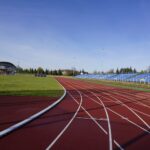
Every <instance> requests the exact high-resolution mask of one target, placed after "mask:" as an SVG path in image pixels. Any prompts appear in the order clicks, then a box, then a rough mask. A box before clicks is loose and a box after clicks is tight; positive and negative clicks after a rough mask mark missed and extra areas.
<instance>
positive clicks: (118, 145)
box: [70, 85, 123, 150]
mask: <svg viewBox="0 0 150 150" xmlns="http://www.w3.org/2000/svg"><path fill="white" fill-rule="evenodd" d="M70 86H71V85H70ZM80 88H81V87H80ZM86 91H88V90H86ZM81 93H83V92H81ZM83 94H84V93H83ZM84 95H85V96H87V95H86V94H84ZM87 97H89V96H87ZM92 99H93V98H92ZM94 101H95V100H94ZM98 104H100V103H98ZM100 105H101V104H100ZM81 108H82V107H81ZM83 109H84V108H83ZM84 110H85V109H84ZM85 112H87V111H86V110H85ZM87 113H88V112H87ZM89 115H90V114H89ZM91 117H92V116H91ZM92 120H93V121H94V122H95V123H96V124H97V125H98V126H100V124H99V123H98V122H97V121H96V120H94V118H93V117H92ZM100 127H102V126H100ZM105 131H106V130H105ZM106 133H107V131H106ZM107 134H108V133H107ZM113 141H114V143H115V144H116V146H117V147H119V148H120V149H121V150H123V148H122V147H121V145H120V144H119V143H118V142H117V141H116V140H113Z"/></svg>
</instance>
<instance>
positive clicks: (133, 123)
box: [86, 95, 150, 133]
mask: <svg viewBox="0 0 150 150" xmlns="http://www.w3.org/2000/svg"><path fill="white" fill-rule="evenodd" d="M86 96H87V95H86ZM87 97H88V98H90V99H92V100H93V101H95V100H94V99H93V98H91V97H89V96H87ZM95 103H97V104H99V105H101V104H100V103H99V102H97V101H95ZM106 109H108V110H109V111H112V112H113V113H114V114H116V115H117V116H119V117H121V118H122V119H125V120H126V121H127V122H129V123H131V124H132V125H134V126H136V127H138V128H140V129H142V130H143V131H145V132H147V133H150V132H149V131H148V130H146V129H145V128H143V127H141V126H139V125H138V124H136V123H135V122H133V121H131V120H129V119H128V118H126V117H124V116H122V115H120V114H119V113H117V112H116V111H114V110H112V109H110V108H109V107H107V106H106Z"/></svg>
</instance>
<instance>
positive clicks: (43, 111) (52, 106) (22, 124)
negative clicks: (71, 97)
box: [0, 80, 66, 138]
mask: <svg viewBox="0 0 150 150" xmlns="http://www.w3.org/2000/svg"><path fill="white" fill-rule="evenodd" d="M56 81H57V80H56ZM57 82H58V81H57ZM58 83H59V82H58ZM59 84H60V83H59ZM60 85H61V84H60ZM61 86H62V85H61ZM62 88H63V90H64V93H63V95H62V96H61V97H60V98H59V99H58V100H57V101H55V102H54V103H52V104H51V105H50V106H48V107H46V108H45V109H43V110H41V111H40V112H38V113H36V114H34V115H32V116H30V117H29V118H27V119H25V120H23V121H21V122H18V123H16V124H15V125H12V126H10V127H8V128H7V129H4V130H2V131H0V138H2V137H3V136H5V135H7V134H9V133H11V132H13V131H14V130H17V129H19V128H21V127H22V126H24V125H26V124H28V123H29V122H31V121H33V120H35V119H37V118H38V117H40V116H41V115H43V114H44V113H46V112H47V111H49V110H51V109H52V108H54V107H55V106H56V105H57V104H58V103H60V102H61V101H62V100H63V98H64V97H65V96H66V89H65V88H64V87H63V86H62Z"/></svg>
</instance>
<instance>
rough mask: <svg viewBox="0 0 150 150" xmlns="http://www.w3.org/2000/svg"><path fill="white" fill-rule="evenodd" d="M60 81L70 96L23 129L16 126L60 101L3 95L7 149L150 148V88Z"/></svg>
mask: <svg viewBox="0 0 150 150" xmlns="http://www.w3.org/2000/svg"><path fill="white" fill-rule="evenodd" d="M57 80H58V81H59V82H60V83H61V85H63V87H64V88H65V89H66V90H65V91H66V95H65V97H63V99H62V100H61V102H60V103H59V104H58V105H56V106H55V107H54V108H53V109H50V110H49V111H47V112H46V113H44V114H43V115H41V116H39V117H38V118H36V119H34V120H32V121H30V122H28V123H27V124H25V125H24V126H21V127H19V128H20V129H19V128H17V129H16V130H14V128H13V127H12V125H16V124H17V123H18V122H19V121H22V120H24V119H23V118H26V117H27V116H30V115H31V114H34V113H35V112H36V111H37V112H38V111H41V110H42V109H45V108H46V107H49V105H50V106H51V105H53V103H54V102H56V101H57V100H56V99H54V100H53V101H49V100H48V99H47V100H46V101H43V100H41V99H37V98H38V97H36V99H37V100H36V99H34V100H33V99H32V97H31V98H28V99H27V98H26V99H24V101H22V103H20V101H19V100H17V99H11V96H6V97H5V96H1V105H0V106H1V111H0V112H1V114H0V115H1V116H2V117H1V118H0V122H1V124H0V130H1V132H0V135H2V134H3V131H5V132H7V131H9V130H13V132H11V133H10V134H6V135H4V136H1V139H0V147H1V148H2V149H10V150H11V149H22V150H26V149H29V150H30V149H31V150H32V149H36V150H41V149H42V150H50V149H54V150H61V149H65V150H70V149H72V150H76V149H79V150H84V149H86V150H87V149H89V150H93V149H94V150H98V149H103V150H106V149H109V150H113V149H114V150H115V149H120V150H124V149H131V150H133V149H136V150H138V149H139V150H141V149H144V150H148V149H149V147H150V143H149V139H150V119H149V118H150V93H149V92H143V91H137V90H131V89H123V88H118V87H112V86H108V85H107V86H106V85H102V84H96V83H92V82H87V81H85V80H84V81H83V80H75V79H72V78H63V77H58V78H57ZM35 108H36V111H35ZM29 112H30V115H29ZM30 118H32V117H29V119H30ZM18 129H19V130H18ZM35 143H36V144H35Z"/></svg>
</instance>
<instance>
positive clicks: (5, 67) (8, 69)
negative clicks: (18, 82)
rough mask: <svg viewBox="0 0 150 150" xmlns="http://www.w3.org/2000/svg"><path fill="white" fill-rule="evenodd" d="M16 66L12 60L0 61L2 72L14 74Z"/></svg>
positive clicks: (0, 72)
mask: <svg viewBox="0 0 150 150" xmlns="http://www.w3.org/2000/svg"><path fill="white" fill-rule="evenodd" d="M15 73H16V66H15V65H14V64H12V63H10V62H0V74H7V75H14V74H15Z"/></svg>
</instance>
